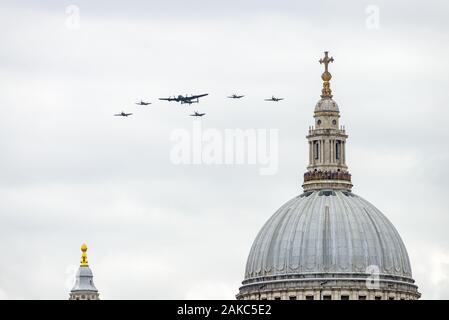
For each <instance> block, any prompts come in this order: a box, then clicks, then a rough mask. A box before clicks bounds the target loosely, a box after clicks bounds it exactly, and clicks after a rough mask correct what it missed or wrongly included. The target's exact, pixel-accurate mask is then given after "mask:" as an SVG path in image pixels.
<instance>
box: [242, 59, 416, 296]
mask: <svg viewBox="0 0 449 320" xmlns="http://www.w3.org/2000/svg"><path fill="white" fill-rule="evenodd" d="M333 61H334V59H333V58H332V57H329V56H328V52H325V56H324V58H322V59H320V60H319V62H320V64H324V67H325V70H324V72H323V74H322V76H321V78H322V80H323V89H322V94H321V99H320V100H319V101H318V103H317V104H316V106H315V111H314V118H315V124H314V126H313V127H310V128H309V132H308V135H307V140H308V143H309V164H308V166H307V171H306V172H305V173H304V182H303V185H302V187H303V190H304V192H303V193H302V194H301V195H299V196H297V197H295V198H293V199H292V200H290V201H288V202H287V203H286V204H284V205H283V206H282V207H281V208H280V209H279V210H278V211H277V212H275V214H274V215H273V216H272V217H271V218H270V219H269V220H268V221H267V222H266V223H265V225H264V226H263V227H262V229H261V230H260V232H259V234H258V235H257V237H256V239H255V241H254V243H253V245H252V247H251V251H250V254H249V257H248V260H247V264H246V270H245V279H244V280H243V282H242V286H241V287H240V290H239V293H238V294H237V299H239V300H250V299H251V300H264V299H275V300H279V299H281V300H289V299H290V300H301V299H305V300H330V299H332V300H339V299H341V300H398V299H419V298H420V296H421V294H420V293H419V292H418V287H417V286H416V285H415V281H414V280H413V278H412V271H411V266H410V261H409V257H408V254H407V250H406V248H405V245H404V243H403V242H402V239H401V237H400V236H399V233H398V232H397V231H396V229H395V227H394V226H393V224H392V223H391V222H390V221H389V220H388V219H387V218H386V216H385V215H383V214H382V212H380V211H379V210H378V209H377V208H376V207H374V206H373V205H372V204H371V203H369V202H368V201H366V200H365V199H363V198H361V197H360V196H358V195H356V194H354V193H353V192H352V191H351V190H352V183H351V174H350V173H349V171H348V166H347V165H346V140H347V138H348V136H347V134H346V132H345V129H344V127H343V126H340V123H339V122H340V121H339V120H340V110H339V107H338V105H337V103H336V102H335V101H334V100H333V99H332V98H333V96H332V90H331V88H330V80H331V78H332V75H331V74H330V72H329V70H328V65H329V63H331V62H333Z"/></svg>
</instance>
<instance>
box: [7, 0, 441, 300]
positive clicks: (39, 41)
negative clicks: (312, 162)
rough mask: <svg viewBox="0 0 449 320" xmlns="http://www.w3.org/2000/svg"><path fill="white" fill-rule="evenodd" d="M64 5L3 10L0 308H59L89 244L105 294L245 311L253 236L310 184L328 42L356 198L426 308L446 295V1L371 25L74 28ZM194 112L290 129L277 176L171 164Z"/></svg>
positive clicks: (120, 21) (207, 16) (215, 8)
mask: <svg viewBox="0 0 449 320" xmlns="http://www.w3.org/2000/svg"><path fill="white" fill-rule="evenodd" d="M69 4H72V3H66V4H61V3H59V2H52V1H47V2H40V3H39V7H37V5H36V4H35V3H31V2H29V3H25V4H24V3H21V4H17V3H14V2H10V3H6V4H5V5H4V9H3V10H2V12H1V13H0V21H1V22H0V23H1V25H0V26H1V28H0V36H1V38H2V39H3V41H2V43H3V45H2V50H0V87H1V88H2V90H1V92H0V106H1V110H2V116H1V117H0V153H1V157H0V168H1V169H0V199H1V201H0V234H1V238H0V239H1V240H2V241H0V250H1V251H2V252H3V253H4V255H5V256H6V257H8V259H7V261H6V260H2V261H1V262H0V271H1V272H0V298H24V299H33V298H37V299H43V298H56V299H66V298H67V297H68V289H67V287H66V283H67V281H68V280H67V277H68V276H69V275H68V274H67V273H66V271H67V270H68V268H69V269H70V266H74V265H75V266H76V265H77V262H78V259H79V254H80V252H79V246H80V245H81V242H83V241H86V242H87V244H88V245H89V247H90V249H89V252H88V254H89V258H90V262H91V266H92V269H93V271H94V274H95V281H96V285H97V287H98V288H99V289H100V292H101V297H103V298H111V299H118V298H137V299H146V298H154V299H161V298H169V299H174V298H229V299H232V298H233V297H234V296H233V295H234V294H235V293H236V292H237V290H238V286H239V283H240V281H241V280H242V278H243V271H244V267H245V263H246V257H247V254H248V252H249V248H250V246H251V243H252V241H253V239H254V238H255V236H256V234H257V232H258V230H259V229H260V228H261V226H262V225H263V223H264V222H265V221H266V220H267V219H268V217H269V216H270V215H271V214H272V213H273V212H274V211H275V210H276V209H277V208H278V207H280V206H281V205H282V204H283V203H284V202H285V201H287V200H288V199H289V198H291V197H293V196H295V195H296V194H298V193H300V192H301V190H300V185H301V180H300V177H301V174H302V173H303V171H304V170H305V166H306V160H307V153H306V152H307V145H306V140H305V137H304V136H305V134H306V132H307V128H308V126H309V125H311V124H312V123H313V122H312V113H313V107H314V105H315V103H316V101H317V100H318V98H319V93H320V87H321V83H320V78H319V76H320V73H321V67H320V66H319V65H318V63H317V60H318V59H319V58H320V57H321V54H322V51H323V50H325V49H327V50H330V51H331V54H332V55H333V56H334V58H335V63H334V64H333V65H332V73H333V75H334V78H333V80H332V88H333V90H334V97H335V100H336V101H337V102H338V103H339V105H340V110H341V112H342V119H341V121H342V124H345V125H346V129H347V131H348V133H349V135H350V140H349V142H348V152H349V158H348V162H349V165H350V170H351V171H352V173H353V178H354V182H355V188H354V192H356V193H357V194H360V195H361V196H363V197H365V198H366V199H368V200H370V201H371V202H372V203H373V204H375V205H376V206H377V207H378V208H379V209H381V210H382V211H383V212H384V213H385V214H386V215H387V216H388V217H389V219H390V220H392V222H393V223H394V225H395V226H396V227H397V229H398V231H399V232H400V234H401V236H402V238H403V239H404V242H405V243H406V246H407V248H408V250H409V254H410V258H411V261H412V263H413V269H414V276H415V279H416V281H417V284H418V285H419V286H420V288H421V291H422V293H423V298H446V299H447V298H448V297H449V292H448V291H447V290H446V289H445V288H447V281H448V280H447V279H448V277H449V275H448V273H447V267H445V266H447V263H448V262H447V260H446V257H447V256H448V255H449V247H448V246H447V243H448V238H447V232H446V230H445V227H446V226H447V225H448V222H449V221H448V219H449V218H448V215H447V209H446V205H445V203H444V199H445V195H446V193H447V191H448V187H447V183H446V181H447V179H448V178H449V172H448V170H447V162H448V160H449V152H448V151H447V150H446V148H445V144H446V140H447V139H448V138H449V132H448V130H447V129H446V128H447V126H446V123H445V122H446V119H447V118H448V117H449V111H448V109H447V108H446V104H447V100H448V94H447V90H446V88H447V87H448V84H449V83H448V80H447V77H446V75H445V73H444V71H445V70H447V69H448V67H449V65H448V64H449V62H448V61H447V60H445V59H444V57H446V56H447V54H448V53H449V48H448V46H447V44H446V43H448V41H447V34H448V33H447V29H448V25H449V24H448V23H447V22H446V19H445V18H443V17H444V13H445V12H446V11H447V4H446V2H444V1H431V3H421V2H417V1H415V2H410V1H407V2H406V1H399V2H395V3H394V4H392V3H391V2H387V1H379V2H377V3H374V4H377V5H379V10H380V25H379V26H380V28H379V29H378V30H368V29H367V28H366V27H365V20H366V13H365V8H366V5H368V4H373V3H371V2H370V3H368V2H366V3H365V2H358V1H357V2H356V1H354V2H352V3H348V4H345V5H344V6H343V5H341V4H337V3H336V2H331V1H322V2H319V3H318V4H310V3H308V4H304V3H298V2H291V1H280V2H279V1H277V2H272V1H263V2H261V1H257V2H256V1H248V2H245V3H243V4H242V3H237V2H232V1H231V2H226V3H224V2H221V3H220V2H211V1H193V2H189V3H188V4H187V3H185V2H184V1H171V2H163V3H155V2H151V1H150V2H143V1H142V2H135V3H134V4H130V5H126V6H125V5H119V4H114V3H110V2H97V1H96V2H95V4H94V3H92V2H88V1H77V3H74V4H75V5H77V6H79V8H80V13H81V24H80V29H79V30H69V29H67V28H66V27H65V19H66V14H65V7H66V5H69ZM202 91H205V92H209V93H210V96H209V97H206V98H205V99H204V100H203V102H202V103H201V104H200V105H199V106H195V107H191V108H184V107H181V106H179V105H174V104H170V103H162V102H157V101H156V100H157V98H158V97H161V96H166V95H173V94H178V93H182V94H185V93H187V94H190V93H199V92H202ZM233 92H238V93H240V92H241V93H243V94H246V95H247V97H246V98H245V100H242V101H239V102H235V101H227V100H226V99H224V97H225V96H226V95H228V94H231V93H233ZM272 94H275V95H279V96H285V97H286V98H287V99H286V100H285V101H283V102H282V103H280V104H276V105H274V104H269V103H264V102H263V101H262V99H263V98H264V97H266V96H271V95H272ZM141 98H142V99H150V100H152V101H153V102H155V103H154V105H153V106H152V107H149V108H147V109H146V108H140V107H138V106H135V105H133V102H135V101H137V100H140V99H141ZM186 109H187V110H186ZM194 109H200V111H205V112H206V113H207V116H206V117H205V118H203V120H202V123H203V127H204V128H216V129H218V130H224V129H226V128H231V129H232V128H243V129H245V128H274V129H279V132H280V167H279V172H278V173H277V174H276V175H274V176H260V175H259V174H258V170H257V168H256V167H254V166H250V165H243V166H189V165H180V166H176V165H173V164H172V163H171V162H170V161H169V153H170V149H171V148H172V146H173V144H172V142H170V140H169V139H170V134H171V132H173V130H175V129H178V128H184V129H187V130H191V127H192V119H190V117H188V116H187V115H188V114H189V112H190V111H191V110H194ZM121 110H125V111H131V112H134V113H135V116H134V117H132V118H129V119H117V118H114V117H112V114H114V113H116V112H120V111H121ZM426 248H431V250H426ZM124 270H128V271H131V272H124ZM426 270H432V272H430V273H429V272H426Z"/></svg>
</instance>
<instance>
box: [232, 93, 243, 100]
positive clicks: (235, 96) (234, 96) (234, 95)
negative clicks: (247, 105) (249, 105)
mask: <svg viewBox="0 0 449 320" xmlns="http://www.w3.org/2000/svg"><path fill="white" fill-rule="evenodd" d="M243 97H244V96H243V95H241V96H238V95H236V94H235V93H234V94H233V95H232V96H229V97H228V98H230V99H240V98H243Z"/></svg>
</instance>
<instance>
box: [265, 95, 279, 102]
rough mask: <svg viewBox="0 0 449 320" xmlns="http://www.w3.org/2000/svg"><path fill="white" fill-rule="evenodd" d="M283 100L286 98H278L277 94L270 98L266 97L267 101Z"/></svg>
mask: <svg viewBox="0 0 449 320" xmlns="http://www.w3.org/2000/svg"><path fill="white" fill-rule="evenodd" d="M281 100H284V98H276V97H275V96H271V98H270V99H265V101H275V102H278V101H281Z"/></svg>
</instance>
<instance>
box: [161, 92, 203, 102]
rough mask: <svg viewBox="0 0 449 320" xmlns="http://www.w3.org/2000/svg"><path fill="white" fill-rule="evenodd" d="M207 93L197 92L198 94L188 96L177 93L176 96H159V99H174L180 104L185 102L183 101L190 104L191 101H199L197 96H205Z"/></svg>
mask: <svg viewBox="0 0 449 320" xmlns="http://www.w3.org/2000/svg"><path fill="white" fill-rule="evenodd" d="M207 95H209V94H208V93H204V94H198V95H193V96H188V95H186V96H182V95H179V96H177V97H176V96H175V97H173V98H172V97H168V98H159V100H166V101H176V102H181V104H185V103H187V104H192V103H199V102H200V100H199V98H201V97H205V96H207Z"/></svg>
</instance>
